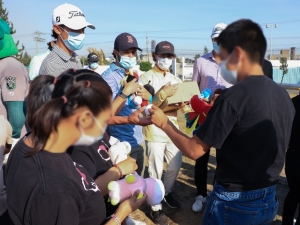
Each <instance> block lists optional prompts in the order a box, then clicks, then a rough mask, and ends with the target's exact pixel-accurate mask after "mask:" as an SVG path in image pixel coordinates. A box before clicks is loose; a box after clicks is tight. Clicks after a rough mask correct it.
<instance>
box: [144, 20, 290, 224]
mask: <svg viewBox="0 0 300 225" xmlns="http://www.w3.org/2000/svg"><path fill="white" fill-rule="evenodd" d="M218 45H219V49H220V54H219V55H220V58H221V59H222V60H223V61H222V63H221V65H220V69H221V74H222V76H223V78H224V79H225V80H226V81H227V82H229V83H232V84H234V86H232V87H231V88H228V89H225V90H224V91H223V92H222V93H221V95H220V96H219V97H218V98H217V99H216V101H215V103H214V106H213V108H212V109H211V110H210V112H209V113H208V115H207V118H206V120H205V122H204V123H203V125H202V126H201V127H200V129H199V130H198V131H197V133H196V135H195V136H194V137H192V138H189V137H187V136H186V135H184V134H181V133H180V132H179V131H178V130H177V129H176V128H175V127H174V126H173V125H172V123H171V122H170V121H168V119H167V117H166V116H165V115H164V114H163V113H162V111H161V110H159V109H157V108H156V107H153V108H152V109H151V110H150V113H151V114H152V117H151V121H152V122H153V123H154V124H155V125H156V126H158V127H160V128H161V129H163V130H164V131H165V132H166V133H167V134H168V136H169V137H170V138H171V140H172V141H173V142H174V144H175V145H176V146H177V147H178V148H179V149H180V150H181V151H182V152H183V153H185V154H186V155H187V156H189V157H191V158H193V159H197V158H198V157H201V156H202V155H204V154H205V152H207V151H208V149H209V148H210V147H215V148H216V149H217V154H216V157H217V162H218V165H217V170H216V182H215V184H214V189H213V191H212V193H210V194H209V197H208V201H207V205H206V210H205V214H204V219H203V222H202V224H205V225H206V224H230V225H237V224H238V225H240V224H253V225H255V224H270V223H271V221H272V220H273V218H274V217H275V215H276V212H277V208H278V202H277V200H276V197H275V189H276V184H277V183H278V178H279V174H280V172H281V170H282V168H283V164H284V158H285V150H286V148H287V146H288V142H289V139H290V132H291V127H292V121H293V118H294V113H295V112H294V107H293V105H292V103H291V100H290V98H289V95H288V94H287V92H286V91H285V90H284V89H283V88H282V87H280V86H278V85H277V84H276V83H275V82H273V81H271V80H270V79H269V78H267V77H266V76H264V75H263V70H262V61H263V57H264V55H265V51H266V39H265V37H264V35H263V32H262V30H261V28H260V27H259V25H258V24H256V23H254V22H252V21H251V20H239V21H236V22H234V23H232V24H230V25H229V26H228V27H227V28H226V29H225V30H223V31H222V32H221V34H220V36H219V37H218Z"/></svg>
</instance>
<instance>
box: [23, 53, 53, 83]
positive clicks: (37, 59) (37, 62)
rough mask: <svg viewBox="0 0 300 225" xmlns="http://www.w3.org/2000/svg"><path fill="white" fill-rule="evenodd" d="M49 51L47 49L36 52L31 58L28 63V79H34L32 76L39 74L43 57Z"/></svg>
mask: <svg viewBox="0 0 300 225" xmlns="http://www.w3.org/2000/svg"><path fill="white" fill-rule="evenodd" d="M49 53H50V50H49V49H48V50H47V51H46V52H43V53H40V54H37V55H36V56H34V57H33V58H32V59H31V61H30V64H29V70H28V75H29V79H30V80H34V78H36V77H37V76H38V75H39V72H40V68H41V65H42V62H43V61H44V59H45V58H46V56H47V55H48V54H49Z"/></svg>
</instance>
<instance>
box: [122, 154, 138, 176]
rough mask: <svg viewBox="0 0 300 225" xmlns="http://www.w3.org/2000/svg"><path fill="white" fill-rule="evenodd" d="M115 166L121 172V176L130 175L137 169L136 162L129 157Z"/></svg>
mask: <svg viewBox="0 0 300 225" xmlns="http://www.w3.org/2000/svg"><path fill="white" fill-rule="evenodd" d="M117 166H118V167H119V168H120V169H121V170H122V174H123V175H128V174H132V173H133V172H134V171H136V170H137V168H138V165H137V164H136V160H135V159H134V158H131V157H129V156H128V158H127V159H125V160H123V161H122V162H119V163H118V164H117Z"/></svg>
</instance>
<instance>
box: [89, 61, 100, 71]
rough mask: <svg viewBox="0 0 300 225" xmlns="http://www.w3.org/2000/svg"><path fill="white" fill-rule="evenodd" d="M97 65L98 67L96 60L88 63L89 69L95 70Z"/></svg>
mask: <svg viewBox="0 0 300 225" xmlns="http://www.w3.org/2000/svg"><path fill="white" fill-rule="evenodd" d="M97 67H98V63H97V62H93V63H91V64H90V68H91V69H94V70H95V69H97Z"/></svg>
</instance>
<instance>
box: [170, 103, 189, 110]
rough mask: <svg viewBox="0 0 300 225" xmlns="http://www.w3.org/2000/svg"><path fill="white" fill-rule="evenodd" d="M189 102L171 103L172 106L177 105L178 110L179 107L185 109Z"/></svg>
mask: <svg viewBox="0 0 300 225" xmlns="http://www.w3.org/2000/svg"><path fill="white" fill-rule="evenodd" d="M187 104H188V102H181V103H175V104H171V105H170V106H176V107H177V110H179V109H183V108H184V107H185V106H186V105H187Z"/></svg>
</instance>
